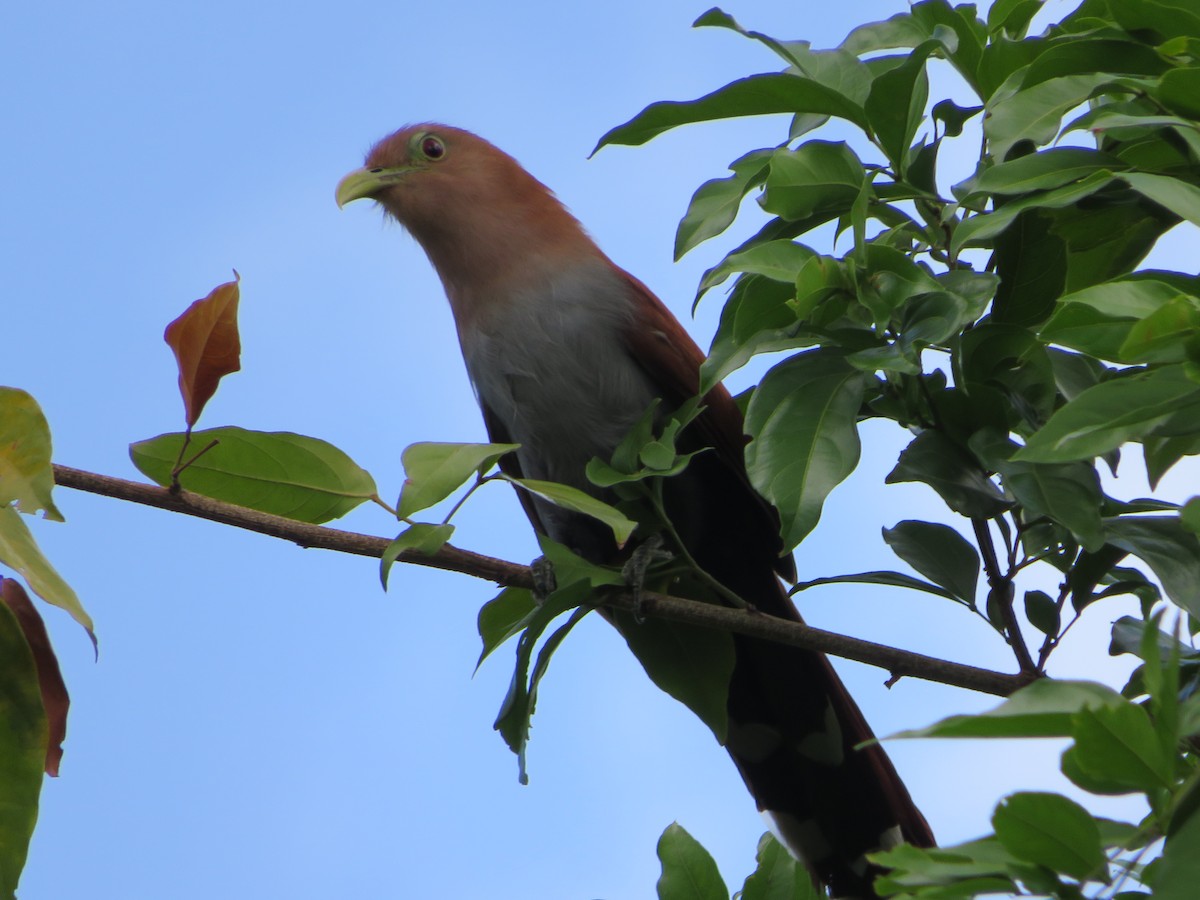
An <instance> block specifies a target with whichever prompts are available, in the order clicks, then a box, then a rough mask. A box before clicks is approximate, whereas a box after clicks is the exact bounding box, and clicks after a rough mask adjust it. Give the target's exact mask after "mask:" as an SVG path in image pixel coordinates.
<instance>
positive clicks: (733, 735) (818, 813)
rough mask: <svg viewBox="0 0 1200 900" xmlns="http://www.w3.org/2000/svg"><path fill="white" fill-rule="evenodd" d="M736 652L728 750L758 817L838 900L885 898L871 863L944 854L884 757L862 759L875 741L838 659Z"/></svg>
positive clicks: (748, 646) (740, 646) (878, 750)
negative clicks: (920, 852) (880, 857)
mask: <svg viewBox="0 0 1200 900" xmlns="http://www.w3.org/2000/svg"><path fill="white" fill-rule="evenodd" d="M775 589H776V590H777V591H778V592H779V594H780V595H781V596H780V598H779V600H780V601H782V604H784V605H785V607H786V609H788V610H791V611H792V615H790V616H788V618H794V619H795V620H797V621H798V620H799V618H800V617H799V615H798V614H796V613H795V611H794V607H792V605H791V603H790V601H788V600H787V598H786V596H782V587H781V586H779V584H778V582H776V583H775ZM770 611H772V612H775V610H770ZM736 648H737V661H736V663H735V667H734V674H733V679H732V681H731V684H730V691H729V740H728V742H727V749H728V750H729V754H730V756H732V757H733V761H734V762H735V763H736V764H737V767H738V769H739V771H740V772H741V773H742V778H743V779H744V780H745V782H746V786H747V787H748V788H749V790H750V793H751V794H752V795H753V796H754V799H755V801H756V802H757V804H758V808H759V809H760V810H763V811H766V812H768V813H770V814H771V816H772V818H773V819H774V821H775V823H776V827H777V831H778V834H779V836H780V837H782V838H783V840H784V841H785V842H786V843H787V844H788V846H789V849H791V850H792V852H793V853H795V854H796V855H797V856H798V857H799V858H801V859H802V860H803V861H804V863H805V864H806V865H807V866H808V868H809V870H810V871H811V872H812V873H813V875H814V876H815V877H816V878H817V879H818V880H819V881H821V882H822V883H823V884H824V885H826V886H827V887H828V888H829V889H830V891H831V892H832V894H833V896H834V897H847V898H873V897H875V893H874V892H873V891H872V889H871V886H870V885H871V882H872V881H873V879H874V876H875V875H876V874H877V872H876V871H874V870H873V869H872V867H871V866H870V865H869V864H868V862H867V860H866V856H865V854H867V853H870V852H872V851H876V850H881V849H886V848H888V847H892V846H895V845H897V844H899V843H901V842H907V843H910V844H916V845H918V846H922V847H931V846H934V838H933V833H932V832H931V831H930V829H929V825H928V824H927V823H926V821H925V818H924V816H922V815H921V813H920V811H919V810H918V809H917V807H916V804H914V803H913V801H912V798H911V797H910V796H909V794H908V790H907V789H906V788H905V786H904V783H903V782H902V781H901V780H900V776H899V775H898V774H897V773H896V770H895V768H894V767H893V766H892V762H891V760H890V759H888V756H887V754H886V753H885V752H884V750H883V748H882V747H880V746H879V745H878V744H872V745H870V746H868V747H864V748H863V749H861V750H856V749H855V747H856V745H858V744H861V743H862V742H863V741H869V740H871V739H872V738H873V737H874V735H873V734H872V732H871V729H870V727H869V726H868V725H867V723H866V720H865V719H864V718H863V715H862V712H860V710H859V708H858V705H857V704H856V703H855V702H854V700H853V699H852V698H851V696H850V694H849V692H848V691H847V690H846V688H845V686H844V685H843V684H842V681H841V679H840V678H839V677H838V675H837V673H836V672H835V671H834V670H833V667H832V666H831V665H830V663H829V660H828V659H826V658H825V657H824V656H823V655H821V654H819V653H812V652H809V651H804V650H798V649H796V648H793V647H786V646H783V645H780V644H773V643H771V642H767V641H761V640H756V639H753V638H742V637H738V638H736Z"/></svg>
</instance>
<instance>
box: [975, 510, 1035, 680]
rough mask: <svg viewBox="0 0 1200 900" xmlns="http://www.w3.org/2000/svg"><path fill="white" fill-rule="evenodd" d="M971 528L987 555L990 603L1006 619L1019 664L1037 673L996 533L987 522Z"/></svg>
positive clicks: (981, 522) (979, 520)
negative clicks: (998, 552)
mask: <svg viewBox="0 0 1200 900" xmlns="http://www.w3.org/2000/svg"><path fill="white" fill-rule="evenodd" d="M971 526H972V527H973V528H974V529H975V540H976V541H978V543H979V551H980V553H981V554H982V555H983V570H984V571H985V572H986V573H987V579H988V586H989V587H990V588H991V591H990V593H989V594H988V601H989V603H991V602H992V601H993V600H995V601H996V602H997V603H998V604H999V606H1000V615H1001V616H1002V617H1003V619H1004V630H1005V631H1007V632H1008V644H1009V646H1010V647H1012V649H1013V653H1014V654H1015V655H1016V657H1017V664H1018V665H1019V666H1020V667H1021V671H1022V672H1036V671H1037V666H1035V665H1034V664H1033V657H1032V656H1030V655H1029V647H1028V646H1026V644H1025V635H1024V634H1022V633H1021V625H1020V623H1019V622H1018V621H1017V614H1016V612H1015V611H1014V610H1013V598H1014V596H1015V594H1016V590H1015V589H1014V587H1013V583H1012V578H1011V577H1007V576H1005V575H1004V573H1002V572H1001V571H1000V561H999V560H998V559H997V558H996V545H995V544H994V543H993V542H992V533H991V531H989V530H988V524H987V521H986V520H985V519H972V520H971Z"/></svg>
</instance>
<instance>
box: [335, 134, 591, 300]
mask: <svg viewBox="0 0 1200 900" xmlns="http://www.w3.org/2000/svg"><path fill="white" fill-rule="evenodd" d="M336 196H337V203H338V206H344V205H345V204H347V203H350V202H351V201H354V200H360V199H372V200H376V201H378V202H379V204H380V205H381V206H383V208H384V209H385V210H386V211H387V213H388V214H389V215H390V216H391V217H392V218H394V219H396V221H398V222H399V223H400V224H401V225H403V226H404V227H405V228H406V229H408V230H409V231H410V232H411V233H412V235H413V236H414V237H415V238H416V239H417V240H418V241H419V242H420V244H421V246H422V247H424V249H425V252H426V253H427V254H428V255H429V257H430V259H431V260H432V261H433V263H434V265H435V266H436V267H437V269H438V272H439V274H441V276H442V279H443V281H445V282H446V283H447V287H448V288H451V287H452V286H454V285H460V284H463V283H465V282H471V281H475V282H480V281H490V280H492V279H495V278H502V277H504V270H506V269H508V268H509V267H510V266H512V265H513V264H514V263H516V262H517V261H518V260H522V259H524V260H530V258H531V257H544V256H546V255H547V254H551V255H558V256H560V257H561V256H577V255H579V254H581V253H582V254H586V255H589V256H594V255H596V254H598V253H599V251H598V250H597V249H596V248H595V245H594V244H592V242H591V240H590V239H589V238H588V237H587V236H586V235H585V234H584V232H583V229H582V228H580V226H579V223H578V222H576V221H575V219H574V218H573V217H572V216H571V214H570V213H569V212H567V210H566V209H565V208H564V207H563V205H562V204H561V203H560V202H559V201H558V199H557V198H555V196H554V194H553V193H552V192H551V191H550V190H549V189H548V188H547V187H546V186H545V185H544V184H542V183H541V182H540V181H538V180H537V179H536V178H534V177H533V176H532V175H530V174H529V173H528V172H526V171H525V170H524V169H523V168H522V167H521V165H520V164H519V163H518V162H517V161H516V160H515V159H513V158H512V157H511V156H509V155H508V154H507V153H505V152H503V151H502V150H500V149H498V148H497V147H494V146H493V145H492V144H490V143H488V142H487V141H485V140H484V139H483V138H481V137H478V136H477V135H474V134H472V133H471V132H469V131H464V130H463V129H461V128H453V127H451V126H449V125H438V124H434V123H425V124H420V125H409V126H406V127H404V128H401V129H400V130H399V131H397V132H395V133H394V134H391V135H389V136H388V137H385V138H384V139H383V140H381V141H379V143H377V144H376V145H375V146H374V147H373V148H372V149H371V151H370V152H369V153H368V154H367V159H366V164H365V165H364V166H363V168H361V169H356V170H354V171H353V172H351V173H349V174H348V175H346V177H345V178H343V179H342V180H341V182H339V183H338V186H337V195H336Z"/></svg>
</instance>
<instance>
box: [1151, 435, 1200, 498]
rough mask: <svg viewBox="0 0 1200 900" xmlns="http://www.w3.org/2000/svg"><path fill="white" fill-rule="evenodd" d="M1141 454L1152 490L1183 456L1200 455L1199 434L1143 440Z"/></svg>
mask: <svg viewBox="0 0 1200 900" xmlns="http://www.w3.org/2000/svg"><path fill="white" fill-rule="evenodd" d="M1142 453H1143V454H1144V456H1145V461H1146V476H1147V478H1148V479H1149V481H1150V488H1151V489H1152V490H1154V489H1157V488H1158V482H1159V480H1160V479H1161V478H1162V477H1163V476H1164V475H1166V474H1167V472H1168V471H1170V469H1171V467H1172V466H1174V465H1175V463H1177V462H1179V460H1181V459H1183V458H1184V457H1185V456H1195V455H1196V454H1198V453H1200V434H1198V435H1181V436H1179V437H1168V438H1154V437H1148V438H1144V439H1143V440H1142Z"/></svg>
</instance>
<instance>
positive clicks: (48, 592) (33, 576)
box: [0, 506, 96, 646]
mask: <svg viewBox="0 0 1200 900" xmlns="http://www.w3.org/2000/svg"><path fill="white" fill-rule="evenodd" d="M0 562H3V563H4V564H5V565H6V566H8V567H9V568H10V569H13V570H14V571H16V572H18V573H19V574H20V575H21V577H22V578H24V579H25V583H26V584H28V585H29V587H30V588H31V589H32V590H33V592H34V593H35V594H37V595H38V596H39V597H41V598H42V599H43V600H45V601H46V602H47V603H50V604H53V605H54V606H57V607H59V608H60V609H65V610H66V611H67V612H68V613H70V615H71V618H72V619H74V620H75V621H76V622H78V623H79V624H80V625H82V626H83V627H84V628H85V629H86V630H87V633H88V637H90V638H91V639H92V645H93V646H94V645H95V643H96V633H95V629H94V627H93V624H92V617H91V616H89V615H88V614H87V611H86V610H85V609H84V608H83V604H82V603H80V602H79V597H78V596H77V595H76V594H75V591H73V590H72V589H71V586H70V585H69V584H67V583H66V582H65V581H63V578H62V576H61V575H59V574H58V572H57V571H55V569H54V566H52V565H50V561H49V560H48V559H46V557H45V556H43V555H42V551H41V549H40V548H39V547H38V545H37V542H36V541H35V540H34V539H33V535H32V534H31V533H30V531H29V528H28V526H26V524H25V522H24V521H22V519H21V514H20V513H18V512H17V510H16V509H15V508H14V507H12V506H0Z"/></svg>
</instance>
